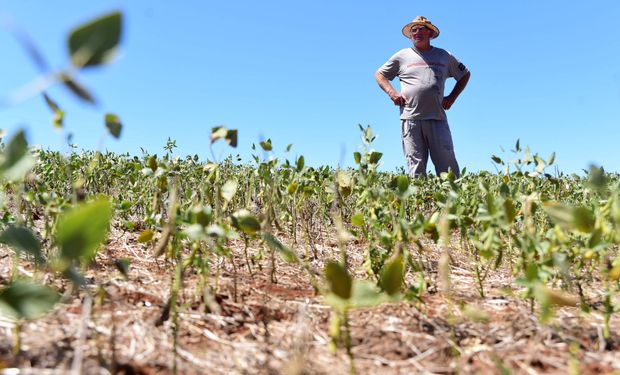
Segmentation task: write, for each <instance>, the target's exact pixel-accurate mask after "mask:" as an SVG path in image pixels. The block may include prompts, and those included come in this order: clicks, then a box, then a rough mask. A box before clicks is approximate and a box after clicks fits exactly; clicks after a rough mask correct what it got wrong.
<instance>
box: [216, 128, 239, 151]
mask: <svg viewBox="0 0 620 375" xmlns="http://www.w3.org/2000/svg"><path fill="white" fill-rule="evenodd" d="M237 136H238V132H237V130H236V129H230V130H229V129H226V128H225V127H223V126H216V127H214V128H211V143H215V141H217V140H218V139H225V140H226V143H228V145H229V146H231V147H237Z"/></svg>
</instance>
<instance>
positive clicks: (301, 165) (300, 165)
mask: <svg viewBox="0 0 620 375" xmlns="http://www.w3.org/2000/svg"><path fill="white" fill-rule="evenodd" d="M304 165H306V161H305V159H304V156H303V155H301V156H300V157H298V158H297V165H296V166H297V172H301V170H302V169H304Z"/></svg>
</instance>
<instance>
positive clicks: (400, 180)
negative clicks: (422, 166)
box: [396, 175, 409, 195]
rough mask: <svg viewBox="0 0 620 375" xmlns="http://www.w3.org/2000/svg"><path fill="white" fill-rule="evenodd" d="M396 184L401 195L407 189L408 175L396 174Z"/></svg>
mask: <svg viewBox="0 0 620 375" xmlns="http://www.w3.org/2000/svg"><path fill="white" fill-rule="evenodd" d="M396 186H397V187H398V192H399V193H400V194H401V195H403V194H405V193H406V192H407V190H408V189H409V177H407V176H402V175H401V176H398V177H396Z"/></svg>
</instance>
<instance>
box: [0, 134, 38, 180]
mask: <svg viewBox="0 0 620 375" xmlns="http://www.w3.org/2000/svg"><path fill="white" fill-rule="evenodd" d="M0 160H1V162H0V173H1V174H3V175H4V178H6V179H7V180H9V181H19V180H23V179H24V177H25V176H26V174H27V173H28V172H29V171H30V169H32V167H34V165H35V162H36V161H35V158H34V157H33V156H32V155H30V154H29V153H28V143H27V142H26V135H25V133H24V131H23V130H19V131H18V132H17V133H16V134H15V135H14V136H13V138H11V139H10V140H9V143H8V144H7V145H6V148H5V149H4V152H3V153H2V155H1V156H0Z"/></svg>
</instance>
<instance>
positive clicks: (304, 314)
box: [0, 230, 620, 374]
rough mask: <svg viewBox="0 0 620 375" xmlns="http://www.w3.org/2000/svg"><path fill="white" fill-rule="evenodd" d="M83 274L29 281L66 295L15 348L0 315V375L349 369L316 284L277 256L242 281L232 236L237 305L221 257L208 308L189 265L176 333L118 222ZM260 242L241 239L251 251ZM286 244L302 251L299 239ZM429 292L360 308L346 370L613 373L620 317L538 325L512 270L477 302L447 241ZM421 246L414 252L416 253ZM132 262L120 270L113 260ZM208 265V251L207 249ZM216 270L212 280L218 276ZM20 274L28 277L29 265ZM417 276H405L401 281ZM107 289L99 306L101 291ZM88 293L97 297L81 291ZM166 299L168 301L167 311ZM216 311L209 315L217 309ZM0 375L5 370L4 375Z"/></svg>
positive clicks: (358, 261) (357, 261)
mask: <svg viewBox="0 0 620 375" xmlns="http://www.w3.org/2000/svg"><path fill="white" fill-rule="evenodd" d="M112 234H113V235H112V237H111V239H110V240H109V242H108V243H107V244H106V246H105V248H104V249H102V250H101V251H100V253H99V255H98V256H97V259H96V262H95V264H94V265H93V266H92V267H91V268H90V269H89V270H88V271H87V274H86V276H87V281H88V286H87V290H88V291H89V293H86V292H85V291H83V290H82V291H71V289H70V285H69V284H68V283H67V282H65V281H62V280H61V279H60V278H58V277H53V275H49V274H44V275H41V274H36V273H35V278H37V279H39V280H41V281H44V282H47V283H48V284H50V285H53V286H55V287H56V288H58V290H59V291H60V292H62V293H64V294H63V300H62V302H61V303H59V304H58V305H57V306H56V308H55V309H54V311H53V312H51V313H50V314H48V315H46V316H45V317H43V318H41V319H38V320H36V321H29V322H23V323H22V327H21V338H22V347H21V349H22V350H21V352H20V353H19V354H18V355H16V356H14V355H13V354H12V349H13V342H14V340H13V337H14V332H15V331H14V328H15V324H14V322H12V321H10V320H8V319H6V318H0V369H1V368H3V367H4V368H5V370H0V374H2V373H5V374H9V373H11V374H12V373H15V372H9V369H10V368H19V369H20V371H21V372H19V373H21V374H29V373H32V374H46V373H47V374H63V373H68V372H69V371H71V369H74V370H80V369H81V371H82V373H85V374H110V373H117V374H170V373H173V371H174V367H173V366H174V363H175V357H176V366H177V372H178V373H180V374H346V373H348V372H349V371H350V363H349V358H348V356H347V354H346V351H345V350H344V349H342V348H340V349H338V350H337V351H336V353H332V352H331V351H330V349H329V345H328V344H329V342H330V338H329V335H328V330H329V322H330V315H331V309H330V307H329V306H327V305H325V304H324V303H323V302H322V297H321V296H320V295H317V294H316V293H315V291H314V289H313V288H312V285H311V283H310V280H309V275H308V274H307V273H306V272H305V271H303V270H302V269H301V268H300V267H299V266H298V265H290V264H286V263H284V262H281V261H280V260H279V259H277V260H276V273H275V275H276V277H277V282H276V283H274V282H272V280H271V277H270V275H271V260H270V259H264V260H262V261H261V262H260V267H259V264H255V265H254V266H253V267H254V268H253V271H254V274H253V275H250V273H249V272H248V269H247V266H246V264H245V257H244V254H243V248H242V244H241V243H239V244H234V245H235V246H234V248H235V251H234V256H235V262H236V264H237V271H238V281H237V285H238V290H237V301H234V300H233V294H234V293H233V270H232V267H231V263H230V261H226V262H221V261H219V262H216V261H215V260H214V261H213V262H212V264H211V269H212V275H211V276H210V279H209V287H210V288H215V286H216V285H217V290H216V292H215V293H214V294H212V295H211V297H212V300H213V301H214V303H205V301H204V299H203V291H202V290H197V288H198V285H199V275H197V274H195V273H192V272H189V271H188V272H186V273H185V275H184V285H183V288H182V291H181V294H180V296H179V303H178V309H179V312H180V313H179V322H178V323H179V324H178V327H179V331H178V342H177V344H176V356H175V345H174V339H173V338H174V334H173V332H174V324H173V321H172V319H171V317H170V314H168V312H169V309H168V308H167V304H168V302H169V298H170V285H171V280H172V275H173V273H174V271H173V270H174V265H173V264H172V263H170V262H167V261H165V260H164V259H163V258H159V259H155V258H154V256H153V255H152V253H151V249H150V248H147V247H146V246H144V245H143V244H140V243H138V242H137V240H136V238H137V235H138V234H137V233H132V232H123V231H119V230H114V231H113V233H112ZM258 246H261V245H260V243H259V242H257V241H255V242H252V243H251V248H250V249H249V251H250V254H255V253H257V252H258V248H257V247H258ZM347 246H348V247H347V251H348V254H349V260H350V263H351V271H352V272H353V273H356V274H357V275H356V276H357V277H358V278H363V277H364V272H363V271H362V267H361V265H362V263H363V259H364V247H363V244H359V243H357V244H356V243H351V244H349V245H347ZM293 248H295V250H296V251H297V252H298V253H299V254H300V255H301V254H302V253H304V252H305V250H303V246H302V245H299V246H296V245H294V246H293ZM316 248H317V255H318V256H317V259H313V260H312V261H311V262H310V265H311V267H312V268H313V269H316V270H321V269H322V267H323V264H324V262H325V261H327V260H328V259H335V258H337V254H338V249H337V246H336V245H335V243H333V242H332V243H330V242H327V243H324V244H323V245H316ZM424 251H425V252H426V255H425V257H426V259H425V260H424V262H425V264H428V267H429V270H427V275H428V277H427V278H428V284H429V285H428V289H427V291H426V292H425V293H424V294H423V295H422V300H421V301H418V302H415V303H412V302H401V303H393V304H384V305H381V306H379V307H376V308H369V309H358V310H354V311H352V313H351V314H350V324H351V333H352V344H353V355H354V358H355V362H354V367H355V370H356V372H357V373H358V374H412V373H424V374H430V373H437V374H452V373H463V374H479V373H489V374H504V373H516V374H540V373H545V374H556V373H569V372H571V371H579V372H580V373H583V374H600V373H608V374H609V373H616V374H620V317H619V316H618V314H616V316H615V317H613V318H612V321H611V336H610V338H609V339H604V338H603V334H602V327H603V318H602V314H600V313H599V312H598V311H596V309H595V310H594V311H593V312H592V313H591V314H588V315H585V314H583V313H581V312H580V309H578V308H562V309H560V310H558V311H556V313H555V315H554V317H553V318H552V319H551V321H550V322H548V323H547V324H541V323H540V322H539V321H538V319H537V316H538V314H537V308H536V307H534V312H532V310H531V306H530V304H529V302H527V301H525V300H523V299H521V298H519V297H518V296H516V294H515V295H511V294H507V293H506V288H509V289H512V290H514V291H517V292H518V291H519V290H520V287H519V286H518V285H517V284H516V283H515V280H514V279H513V277H512V275H511V272H510V270H509V266H508V265H504V266H502V268H501V269H500V270H497V271H494V272H492V273H491V274H490V275H489V277H488V278H487V279H486V280H485V282H484V286H485V297H484V298H481V297H480V296H479V293H478V291H477V289H476V287H475V285H476V284H475V279H474V277H473V276H472V273H471V271H470V269H469V267H468V264H469V259H468V258H467V256H466V255H465V254H463V253H461V252H460V250H458V249H456V248H453V249H450V254H451V262H450V281H451V287H450V289H449V290H446V289H445V288H441V287H439V286H438V282H437V269H436V268H437V261H438V259H439V256H440V250H439V249H438V248H437V247H435V246H434V245H431V244H430V243H429V244H428V247H427V248H426V249H424ZM416 254H417V253H416ZM118 258H127V259H129V260H130V262H131V266H130V272H129V278H128V279H125V278H123V277H122V275H121V274H120V273H119V272H118V271H117V270H116V268H115V267H114V265H113V260H114V259H118ZM214 259H215V257H214ZM13 261H14V257H13V255H12V253H11V252H10V250H9V249H8V248H6V247H1V248H0V283H6V282H7V279H8V277H9V275H10V272H11V269H12V267H13ZM217 269H219V275H218V277H217V279H216V270H217ZM18 272H19V273H20V274H22V275H33V273H34V272H35V271H34V270H33V269H32V267H31V266H30V265H29V263H28V262H26V261H20V262H19V265H18ZM412 277H413V276H411V275H409V276H408V281H409V282H411V281H412V279H411V278H412ZM99 286H101V287H102V288H103V289H104V290H105V293H106V298H105V300H104V302H103V304H100V303H98V299H97V298H96V291H97V288H98V287H99ZM89 294H90V295H92V296H93V297H89ZM465 306H469V308H471V307H472V306H475V309H476V310H477V311H478V312H481V313H482V314H483V315H484V316H486V319H482V320H479V319H475V320H474V319H472V317H471V316H472V315H471V314H466V313H464V311H465V309H464V307H465ZM168 307H169V306H168ZM218 310H219V311H218ZM3 371H4V372H3Z"/></svg>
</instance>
